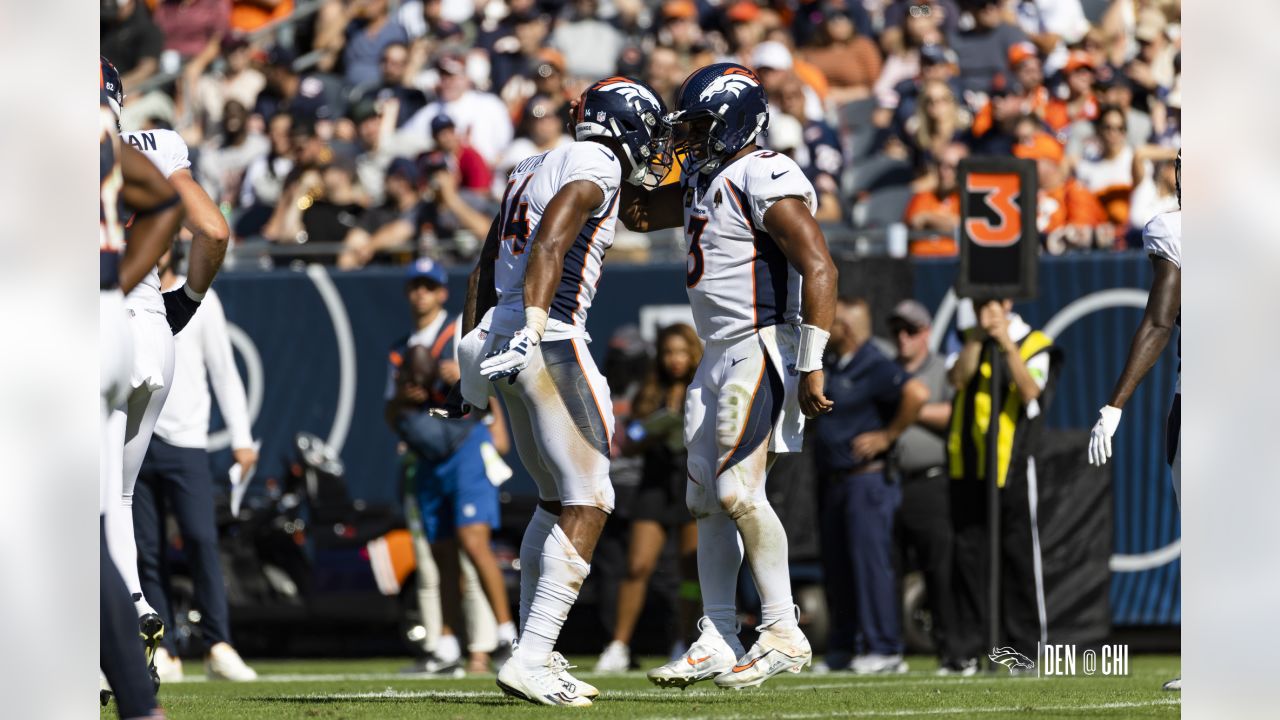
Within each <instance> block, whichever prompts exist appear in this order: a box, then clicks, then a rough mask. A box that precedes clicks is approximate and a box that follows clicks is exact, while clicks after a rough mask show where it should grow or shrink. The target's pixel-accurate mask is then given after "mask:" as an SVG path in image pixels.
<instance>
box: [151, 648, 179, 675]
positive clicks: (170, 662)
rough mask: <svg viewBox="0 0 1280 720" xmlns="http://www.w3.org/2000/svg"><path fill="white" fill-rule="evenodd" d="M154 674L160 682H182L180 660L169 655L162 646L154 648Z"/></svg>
mask: <svg viewBox="0 0 1280 720" xmlns="http://www.w3.org/2000/svg"><path fill="white" fill-rule="evenodd" d="M155 660H156V674H157V675H159V676H160V682H164V683H174V682H182V658H179V657H175V656H173V655H170V654H169V651H168V650H165V649H164V646H163V645H161V646H160V647H158V648H156V657H155Z"/></svg>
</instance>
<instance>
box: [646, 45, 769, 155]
mask: <svg viewBox="0 0 1280 720" xmlns="http://www.w3.org/2000/svg"><path fill="white" fill-rule="evenodd" d="M676 102H677V107H676V110H675V112H673V113H671V114H670V115H668V116H667V122H668V123H669V124H670V125H671V127H672V130H673V133H674V136H675V148H674V150H675V154H676V157H678V158H680V166H681V168H682V169H683V170H684V172H685V174H686V175H693V174H695V173H710V172H713V171H715V170H716V169H717V168H719V167H720V166H721V164H723V163H724V161H725V160H727V159H728V158H730V157H732V156H733V155H734V154H736V153H737V152H738V151H739V150H742V149H743V148H744V147H747V146H748V145H750V144H751V143H752V142H753V141H755V139H756V136H757V135H759V134H760V132H761V131H763V130H765V129H767V128H768V127H769V99H768V98H767V97H766V96H765V93H764V88H763V87H761V86H760V78H758V77H756V74H755V73H754V72H752V71H751V70H749V69H747V68H745V67H743V66H742V65H738V64H737V63H716V64H715V65H708V66H706V67H704V68H702V69H701V70H697V71H695V72H694V73H693V74H692V75H690V76H689V77H688V79H686V80H685V81H684V85H682V86H681V87H680V95H679V99H678V100H677V101H676Z"/></svg>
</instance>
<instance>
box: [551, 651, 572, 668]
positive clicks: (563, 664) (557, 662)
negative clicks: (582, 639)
mask: <svg viewBox="0 0 1280 720" xmlns="http://www.w3.org/2000/svg"><path fill="white" fill-rule="evenodd" d="M548 667H551V668H553V669H554V670H555V671H556V672H558V673H562V672H568V671H570V670H572V669H574V668H576V667H578V666H577V665H570V664H569V660H568V659H566V658H565V656H563V655H561V654H560V653H559V652H558V651H557V652H552V653H551V657H550V658H549V660H548Z"/></svg>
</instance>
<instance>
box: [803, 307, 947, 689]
mask: <svg viewBox="0 0 1280 720" xmlns="http://www.w3.org/2000/svg"><path fill="white" fill-rule="evenodd" d="M870 340H871V309H870V307H869V306H868V305H867V303H866V301H864V300H862V299H859V298H843V297H842V298H840V299H839V300H837V301H836V316H835V322H834V323H832V326H831V341H830V343H829V344H828V345H827V357H826V359H825V360H824V362H823V368H824V371H825V378H826V388H825V390H826V395H827V397H828V398H830V399H831V401H832V402H833V403H834V405H835V407H834V409H833V410H832V411H831V412H829V413H827V414H825V415H821V416H819V417H817V418H815V419H814V421H813V422H814V438H815V440H816V441H817V442H816V443H815V445H814V450H815V452H814V458H815V460H816V462H817V466H818V476H819V477H821V478H823V480H824V481H823V484H822V487H821V490H820V498H821V499H820V508H821V510H820V514H819V523H820V527H821V533H820V537H821V545H822V570H823V572H822V574H823V583H824V585H825V586H826V593H827V607H828V608H829V610H830V613H829V614H830V617H831V633H830V639H829V641H828V644H827V658H826V663H827V666H828V667H829V668H830V669H832V670H837V669H847V668H849V667H850V666H851V665H852V669H853V670H854V671H855V672H858V673H860V674H878V673H900V672H905V671H906V662H905V661H904V660H903V658H902V625H901V621H900V619H899V595H898V591H897V584H898V580H897V576H896V574H895V571H894V566H893V555H894V543H893V533H894V525H893V523H894V514H895V513H896V512H897V509H898V505H899V502H900V498H901V488H900V487H899V486H898V485H897V484H896V483H894V482H893V481H892V479H891V476H890V475H889V474H888V472H887V471H888V463H887V461H888V459H889V457H890V453H891V451H892V450H893V446H894V443H895V442H896V441H897V440H898V438H899V437H901V435H902V433H903V432H904V431H905V430H906V429H907V428H908V427H910V426H911V424H912V423H914V422H915V421H916V419H917V417H918V416H919V413H920V408H921V406H923V405H924V403H925V400H926V399H928V397H929V390H928V388H926V387H925V386H924V384H923V383H921V382H920V381H919V380H912V379H908V377H907V374H906V372H905V371H904V370H903V369H902V368H900V367H898V366H897V365H895V364H894V363H893V361H891V360H889V358H887V357H885V356H884V355H883V354H881V352H880V351H879V350H878V349H876V347H875V345H874V344H873V343H872V342H870Z"/></svg>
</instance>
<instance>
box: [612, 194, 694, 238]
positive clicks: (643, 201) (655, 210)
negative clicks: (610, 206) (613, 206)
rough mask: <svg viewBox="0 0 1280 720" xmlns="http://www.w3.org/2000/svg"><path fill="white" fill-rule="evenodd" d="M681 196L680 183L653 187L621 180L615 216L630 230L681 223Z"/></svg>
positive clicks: (642, 229) (682, 212)
mask: <svg viewBox="0 0 1280 720" xmlns="http://www.w3.org/2000/svg"><path fill="white" fill-rule="evenodd" d="M683 197H684V191H683V190H682V189H681V186H680V183H671V184H670V185H663V186H661V187H659V188H657V189H655V190H644V189H643V188H640V187H637V186H635V185H632V184H630V183H623V185H622V198H621V201H622V205H621V207H620V208H619V209H618V219H619V220H621V221H622V225H623V227H625V228H626V229H628V230H630V231H631V232H639V233H647V232H653V231H655V230H664V229H666V228H673V227H680V226H681V225H682V224H684V210H683V208H682V207H681V203H682V202H683Z"/></svg>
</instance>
